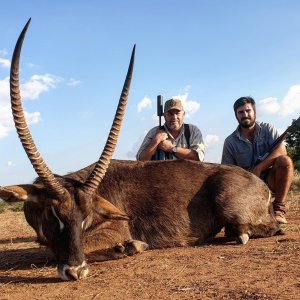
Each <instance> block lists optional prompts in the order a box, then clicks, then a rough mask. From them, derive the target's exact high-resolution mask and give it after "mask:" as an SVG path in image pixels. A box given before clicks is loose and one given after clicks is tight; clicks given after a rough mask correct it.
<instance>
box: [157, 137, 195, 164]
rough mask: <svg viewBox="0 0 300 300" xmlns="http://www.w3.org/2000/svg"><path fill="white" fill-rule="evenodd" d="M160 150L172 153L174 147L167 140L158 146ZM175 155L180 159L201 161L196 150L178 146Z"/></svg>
mask: <svg viewBox="0 0 300 300" xmlns="http://www.w3.org/2000/svg"><path fill="white" fill-rule="evenodd" d="M158 148H159V149H161V150H163V151H165V152H169V153H172V152H173V148H174V146H173V144H172V142H171V141H170V140H165V141H162V142H161V143H160V144H159V145H158ZM173 155H175V156H176V157H177V158H179V159H191V160H199V157H198V153H197V152H196V151H195V150H193V149H188V148H182V147H179V146H176V153H173Z"/></svg>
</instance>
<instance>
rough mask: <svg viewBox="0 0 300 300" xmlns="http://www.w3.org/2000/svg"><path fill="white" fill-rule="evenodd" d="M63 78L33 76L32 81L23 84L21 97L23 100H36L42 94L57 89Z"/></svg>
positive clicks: (46, 75) (48, 75)
mask: <svg viewBox="0 0 300 300" xmlns="http://www.w3.org/2000/svg"><path fill="white" fill-rule="evenodd" d="M60 81H62V78H60V77H57V76H54V75H51V74H44V75H33V76H31V78H30V80H29V81H28V82H26V83H24V84H21V95H22V98H23V99H30V100H35V99H37V98H38V97H39V96H40V94H41V93H43V92H48V91H49V89H50V88H56V84H57V83H58V82H60Z"/></svg>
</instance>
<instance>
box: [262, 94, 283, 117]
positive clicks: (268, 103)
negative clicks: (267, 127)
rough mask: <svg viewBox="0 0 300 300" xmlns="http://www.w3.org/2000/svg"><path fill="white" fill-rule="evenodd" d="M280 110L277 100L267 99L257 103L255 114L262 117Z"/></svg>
mask: <svg viewBox="0 0 300 300" xmlns="http://www.w3.org/2000/svg"><path fill="white" fill-rule="evenodd" d="M279 110H280V104H279V103H278V100H277V98H274V97H269V98H265V99H263V100H260V101H259V106H258V108H257V112H258V113H259V114H262V115H272V114H275V113H277V112H278V111H279Z"/></svg>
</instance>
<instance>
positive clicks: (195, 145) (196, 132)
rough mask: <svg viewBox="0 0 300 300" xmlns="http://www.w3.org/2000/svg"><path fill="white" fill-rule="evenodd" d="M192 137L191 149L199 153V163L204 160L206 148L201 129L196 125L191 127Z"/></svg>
mask: <svg viewBox="0 0 300 300" xmlns="http://www.w3.org/2000/svg"><path fill="white" fill-rule="evenodd" d="M190 129H191V137H190V149H193V150H194V151H196V152H197V154H198V158H199V161H203V160H204V154H205V146H204V141H203V138H202V133H201V131H200V129H199V128H198V127H196V126H194V125H192V126H191V125H190Z"/></svg>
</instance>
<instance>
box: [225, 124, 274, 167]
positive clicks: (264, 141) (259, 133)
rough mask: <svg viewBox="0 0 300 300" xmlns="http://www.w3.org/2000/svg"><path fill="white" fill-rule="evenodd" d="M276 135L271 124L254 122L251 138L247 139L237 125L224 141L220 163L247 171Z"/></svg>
mask: <svg viewBox="0 0 300 300" xmlns="http://www.w3.org/2000/svg"><path fill="white" fill-rule="evenodd" d="M278 137H279V133H278V131H277V129H276V128H275V127H274V126H273V125H271V124H269V123H263V122H256V126H255V131H254V137H253V140H252V141H249V140H248V139H246V138H245V137H244V136H243V135H242V134H241V132H240V127H239V126H238V127H237V129H236V130H235V131H234V132H233V133H232V134H231V135H229V136H228V137H227V138H226V139H225V141H224V146H223V154H222V162H221V163H222V164H231V165H236V166H239V167H242V168H243V169H245V170H247V171H249V170H251V169H252V168H253V167H254V166H255V163H256V162H257V160H258V159H259V157H261V156H262V155H263V154H264V153H265V152H266V151H267V150H268V149H269V147H270V146H271V145H272V144H273V142H274V141H275V140H276V139H277V138H278Z"/></svg>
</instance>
